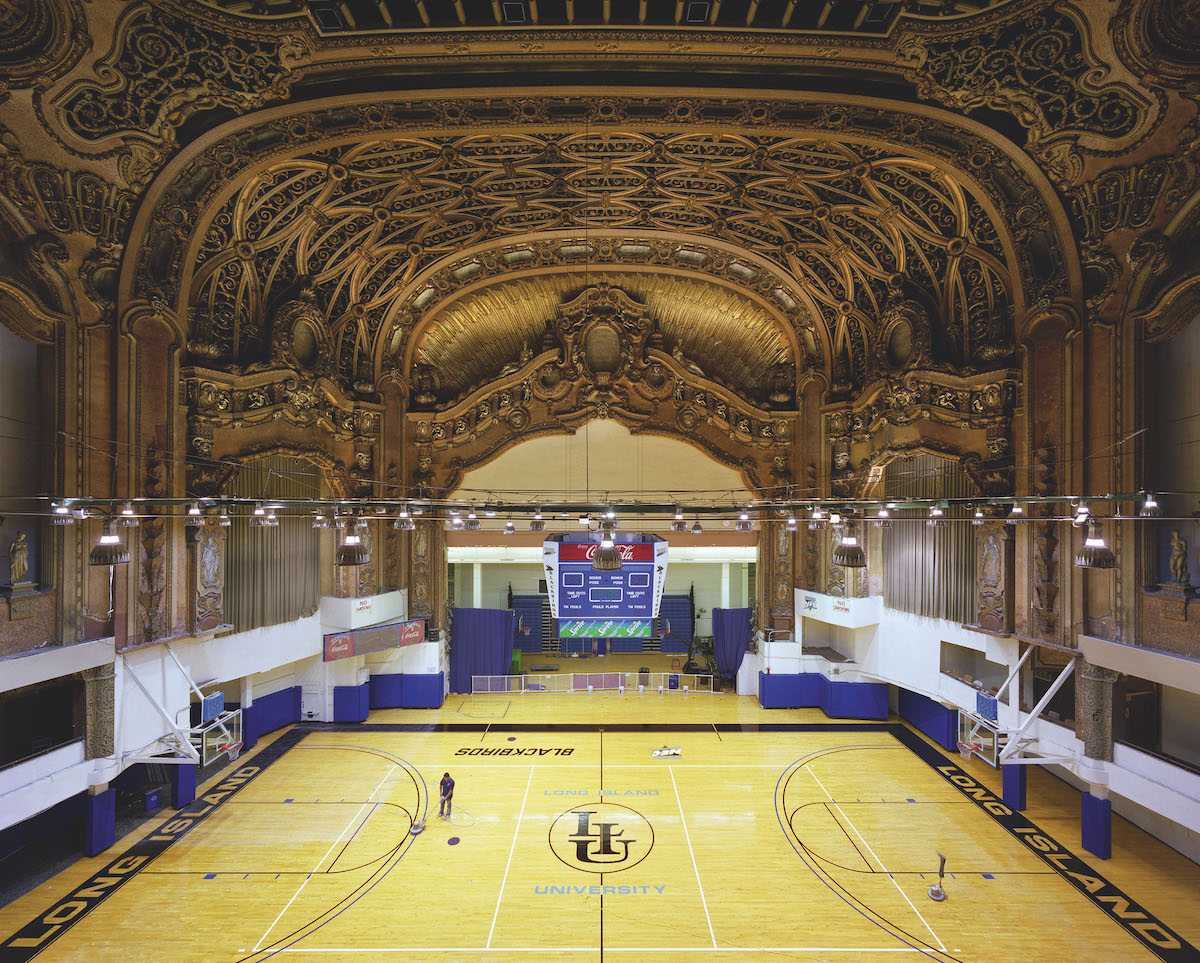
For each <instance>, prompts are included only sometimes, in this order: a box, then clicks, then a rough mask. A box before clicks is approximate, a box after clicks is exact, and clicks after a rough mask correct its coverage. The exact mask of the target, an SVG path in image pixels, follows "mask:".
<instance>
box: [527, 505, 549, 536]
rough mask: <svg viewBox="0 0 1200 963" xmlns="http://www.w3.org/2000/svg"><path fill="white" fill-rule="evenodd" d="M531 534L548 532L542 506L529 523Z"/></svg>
mask: <svg viewBox="0 0 1200 963" xmlns="http://www.w3.org/2000/svg"><path fill="white" fill-rule="evenodd" d="M529 530H530V531H531V532H544V531H545V530H546V520H545V519H544V518H542V506H541V505H539V506H538V510H537V511H536V512H534V515H533V521H531V522H530V523H529Z"/></svg>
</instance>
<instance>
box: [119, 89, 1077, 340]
mask: <svg viewBox="0 0 1200 963" xmlns="http://www.w3.org/2000/svg"><path fill="white" fill-rule="evenodd" d="M605 95H606V96H628V97H631V98H637V99H639V100H641V99H643V98H644V99H645V101H646V102H647V103H650V102H653V103H654V104H660V103H663V102H667V101H668V100H670V99H678V98H680V97H686V98H689V99H691V100H692V101H693V102H701V101H703V100H704V98H709V99H711V100H712V102H713V103H714V104H715V103H717V102H720V103H724V104H728V103H729V102H730V101H734V102H742V101H747V100H754V101H756V102H769V103H770V105H771V106H773V108H775V110H776V112H777V113H779V112H783V113H787V112H788V111H790V112H791V114H793V115H795V117H796V118H797V119H796V120H795V121H791V122H789V121H786V120H780V121H775V122H773V123H765V122H764V123H763V124H762V125H761V126H756V125H755V124H754V123H750V122H747V121H746V119H745V118H744V117H739V118H738V120H737V121H736V122H729V121H724V120H720V119H718V118H715V117H714V118H710V119H708V120H704V119H703V116H702V115H703V110H701V111H698V112H697V116H701V117H702V119H701V121H699V122H697V121H692V122H690V123H686V124H684V123H680V122H678V121H674V122H672V120H671V119H670V117H668V116H667V115H666V114H663V115H662V116H660V117H656V118H653V119H652V120H647V121H644V122H641V123H639V124H637V125H634V126H637V127H639V128H640V129H650V130H653V131H656V132H661V133H663V134H672V135H673V134H676V133H682V132H685V131H693V132H697V133H705V132H709V133H728V134H730V135H731V136H734V135H736V136H747V137H750V136H763V135H775V136H794V135H801V134H803V135H813V136H821V137H827V138H829V140H830V141H839V142H842V141H844V142H848V143H849V142H864V143H872V144H875V145H878V146H881V147H885V148H887V149H889V150H893V151H897V152H899V153H901V154H905V155H908V156H912V157H917V158H924V160H925V161H927V162H929V163H930V164H932V165H934V167H935V168H936V169H941V170H946V171H953V172H954V175H955V177H956V178H958V179H959V180H960V181H961V182H962V183H963V184H966V185H968V186H969V187H970V188H971V190H972V191H973V193H974V197H975V199H976V200H977V201H978V202H979V204H980V205H981V206H982V207H983V209H984V210H985V211H986V212H987V214H988V217H989V218H990V220H991V221H992V223H993V224H995V225H996V227H997V232H998V235H999V238H1000V243H1001V246H1002V248H1003V250H1004V252H1005V261H1006V263H1008V264H1009V265H1010V266H1012V268H1013V271H1014V277H1013V284H1012V291H1011V294H1012V298H1013V301H1012V304H1013V309H1014V315H1015V316H1014V319H1013V323H1014V327H1015V328H1017V329H1018V330H1017V331H1015V332H1014V336H1015V337H1014V340H1019V336H1020V328H1021V325H1022V324H1023V320H1024V317H1025V314H1026V311H1027V305H1028V303H1029V302H1030V301H1032V300H1033V299H1040V300H1045V299H1047V298H1048V299H1050V300H1052V301H1057V302H1064V301H1065V302H1069V303H1076V302H1078V300H1079V296H1080V295H1079V292H1080V290H1081V286H1080V269H1079V263H1078V256H1077V252H1076V251H1075V249H1074V246H1073V243H1072V241H1071V240H1070V238H1071V233H1070V229H1069V225H1068V222H1067V218H1066V214H1065V212H1064V211H1063V209H1062V206H1061V204H1060V203H1059V202H1058V200H1057V198H1056V197H1055V195H1054V192H1053V190H1052V189H1051V188H1050V185H1049V183H1048V182H1047V181H1046V179H1045V178H1044V176H1043V175H1042V174H1041V173H1040V172H1039V171H1038V170H1037V169H1036V167H1035V166H1034V164H1033V162H1032V161H1031V160H1030V159H1029V158H1028V157H1027V156H1025V155H1024V154H1023V152H1021V151H1020V150H1019V149H1018V148H1016V147H1015V146H1014V145H1012V144H1010V143H1009V142H1007V141H1006V140H1005V139H1004V138H1002V137H1001V136H999V135H997V134H996V133H995V132H993V131H990V130H989V129H988V128H986V127H984V126H982V125H980V124H976V123H974V122H972V121H969V120H965V119H963V118H958V117H954V116H953V115H951V114H948V113H947V112H945V111H942V110H940V109H938V108H933V107H929V106H926V105H908V104H898V103H894V102H882V103H881V102H876V101H872V100H870V99H868V98H861V97H850V96H838V95H805V94H788V93H778V92H774V91H768V92H762V91H742V90H738V91H725V90H722V91H714V90H706V91H694V90H678V89H676V90H664V89H643V90H625V91H620V90H617V91H608V90H606V91H605ZM510 96H511V98H522V99H534V100H539V101H541V102H543V104H545V105H547V106H546V109H547V110H550V109H551V108H557V107H558V106H561V105H566V107H564V109H566V108H569V107H571V106H572V105H575V106H576V107H578V106H579V105H586V103H588V102H589V101H590V100H591V99H594V97H595V93H594V92H593V91H585V90H581V89H574V90H568V91H564V92H562V93H560V94H556V95H554V96H551V95H548V94H547V93H546V92H545V91H544V90H539V89H526V90H516V91H513V92H512V93H511V95H510ZM655 98H657V100H655ZM452 99H459V100H460V101H463V102H468V101H472V102H475V103H481V102H483V99H484V98H482V97H481V96H480V93H479V92H478V91H474V90H452V91H441V92H423V93H420V94H416V95H406V96H404V97H403V98H401V97H400V96H399V95H397V96H396V97H394V98H393V99H392V100H391V101H389V102H387V103H386V104H384V105H383V107H386V108H389V109H390V108H394V109H395V110H397V111H401V110H402V109H403V110H409V111H410V112H411V111H416V110H417V109H418V108H419V109H420V110H423V111H424V116H425V118H426V120H425V121H424V122H422V123H417V122H413V124H412V125H411V126H408V127H404V128H389V130H392V131H393V132H394V133H396V134H402V135H405V136H427V137H435V136H442V137H462V136H464V135H467V134H470V133H472V132H474V133H475V134H478V135H479V136H488V135H489V134H491V135H494V134H495V133H496V132H497V130H513V129H516V130H517V131H518V133H520V132H529V133H539V132H541V133H545V132H561V131H565V130H566V129H567V128H566V127H565V126H564V125H563V124H553V123H539V124H524V125H522V123H521V121H520V120H519V119H517V118H516V117H515V116H508V115H506V116H505V117H504V118H503V120H502V121H497V122H496V123H495V124H493V125H492V126H490V127H489V126H488V125H487V124H485V123H482V122H476V123H475V124H474V126H463V125H459V126H455V125H454V124H452V123H448V122H447V120H446V118H445V117H441V118H440V119H434V115H436V113H437V111H436V109H435V108H436V105H437V104H438V103H439V102H441V103H445V102H447V101H449V100H452ZM494 100H495V99H494V98H493V99H492V101H493V102H494ZM368 105H379V97H378V95H361V96H357V97H349V98H338V99H337V100H333V99H328V100H321V101H313V102H307V103H299V104H288V105H281V106H278V107H273V108H270V109H267V110H263V111H260V112H257V113H255V114H251V115H248V116H246V117H243V118H239V119H237V120H234V121H230V122H228V123H226V124H224V125H222V126H220V127H218V128H216V129H214V130H213V131H211V132H209V133H208V134H207V135H206V136H204V137H203V138H201V139H199V140H198V141H196V142H195V143H193V144H192V145H190V146H189V147H188V148H186V149H185V150H183V151H182V152H181V153H180V154H179V155H178V156H177V157H176V158H175V159H174V160H172V161H171V162H170V163H169V164H168V165H167V166H166V167H165V168H164V170H163V171H162V173H161V174H160V175H159V177H158V178H157V179H156V180H155V182H154V184H153V185H152V186H151V188H150V189H149V191H148V192H147V196H146V201H145V203H144V204H143V205H142V206H141V208H140V209H139V211H138V214H137V218H136V220H135V223H134V225H133V229H132V237H131V244H130V250H129V253H128V256H127V257H126V258H125V260H124V264H123V267H122V274H121V283H120V290H119V309H120V310H121V311H124V310H125V309H127V308H128V307H129V306H130V305H131V304H133V303H134V302H135V301H138V300H145V299H148V298H150V297H152V296H153V295H154V294H165V295H166V296H167V297H168V300H169V305H168V307H173V308H174V310H175V311H177V312H180V313H181V314H186V308H187V304H188V299H189V297H190V296H191V293H192V292H191V291H190V290H189V284H190V270H191V269H190V267H189V266H188V265H189V263H190V262H191V260H192V259H193V257H194V255H195V253H196V245H197V244H198V243H199V242H200V241H201V240H202V239H203V235H202V234H201V233H200V230H201V229H202V228H203V227H204V226H205V225H206V224H207V219H208V218H210V217H211V216H212V215H213V213H214V212H215V210H216V206H217V205H219V204H221V203H223V202H224V200H225V199H227V198H228V197H230V196H232V194H233V193H234V192H235V191H236V190H237V189H238V187H239V186H240V185H242V184H244V183H246V181H248V180H249V178H251V177H253V176H255V173H256V171H258V170H260V169H261V168H262V167H263V166H265V165H266V164H268V163H272V162H275V161H279V160H281V159H284V158H287V157H290V156H295V155H297V154H298V153H301V152H311V151H312V150H314V149H316V148H318V147H320V146H322V145H333V144H349V143H351V142H354V141H356V140H361V139H362V137H363V136H364V131H363V130H357V131H355V132H353V133H347V134H340V135H338V136H335V137H331V138H325V139H322V140H319V141H315V142H314V141H309V140H307V139H303V138H302V137H300V135H297V134H295V133H294V132H293V133H289V129H288V122H289V121H298V120H303V117H304V115H314V116H315V115H316V114H317V113H319V112H325V113H324V114H322V117H323V118H326V119H328V118H329V117H331V116H334V114H336V116H337V117H338V118H340V119H341V121H342V122H343V123H344V124H345V125H346V126H352V125H354V124H356V123H365V122H363V121H362V118H361V117H360V116H358V114H356V111H360V108H361V110H364V111H365V110H367V108H368ZM702 106H705V107H706V106H707V105H706V104H702ZM501 113H502V111H501ZM766 114H767V115H768V116H769V115H770V114H771V111H767V112H766ZM881 118H890V120H889V123H890V125H891V126H890V128H889V129H888V130H887V131H886V132H885V133H880V126H881V123H880V122H881ZM310 119H311V118H310ZM868 120H870V121H872V123H868V122H867V121H868ZM588 123H589V132H590V135H591V136H594V137H597V138H602V137H603V136H604V135H605V134H606V132H607V133H620V132H621V130H622V127H621V125H619V124H617V123H616V122H611V121H610V122H608V123H603V122H601V121H591V120H589V121H588ZM624 126H630V124H629V122H626V123H625V125H624ZM929 128H936V129H937V130H938V132H939V135H940V137H928V138H924V139H922V138H923V134H922V132H923V131H925V130H926V129H929ZM306 129H307V130H309V132H310V133H311V128H307V127H306ZM574 129H575V130H576V131H577V130H578V121H577V122H576V123H575V128H574ZM368 133H370V134H371V136H380V135H381V134H380V131H379V129H378V125H376V129H375V130H374V131H371V132H368ZM384 133H385V134H386V132H384ZM242 141H244V143H243V142H242ZM906 141H907V142H906ZM950 141H952V142H953V143H949V142H950ZM972 145H974V148H975V149H976V150H975V153H973V154H970V153H968V154H967V155H966V157H967V162H966V163H965V164H964V163H963V162H962V161H961V160H959V158H960V155H962V154H963V152H964V150H967V149H969V148H971V147H972ZM222 148H223V149H224V150H225V151H226V152H227V154H228V157H229V158H233V159H237V160H241V159H245V160H246V161H247V163H246V164H245V165H243V166H239V165H237V164H234V165H233V167H232V168H231V167H230V166H229V165H228V164H226V165H224V166H222V165H221V164H220V163H218V162H217V160H216V159H215V152H216V151H219V150H221V149H222ZM248 153H250V154H252V155H253V156H249V157H248V156H247V154H248ZM1001 163H1003V164H1005V165H1007V166H1008V168H1009V169H1008V170H1007V171H1006V172H1005V177H1007V178H1009V179H1010V181H1011V179H1012V178H1013V177H1016V178H1017V183H1015V184H1011V183H1010V185H1009V186H1008V187H1006V188H1002V187H1001V186H1000V185H999V183H998V182H997V180H996V179H995V178H994V177H993V175H992V172H991V170H990V168H991V167H994V166H995V165H997V164H1001ZM229 170H236V171H238V173H236V174H231V175H229V176H226V175H225V171H229ZM1017 175H1019V176H1017ZM206 178H209V179H210V180H209V182H208V183H205V179H206ZM987 180H990V181H991V183H985V181H987ZM177 181H178V183H177ZM1006 195H1007V196H1006ZM1018 206H1019V211H1020V213H1021V215H1022V219H1023V220H1024V221H1026V222H1029V223H1019V224H1017V225H1016V226H1015V228H1014V226H1013V225H1011V224H1009V223H1008V221H1007V217H1008V215H1011V214H1012V213H1013V211H1014V210H1016V209H1017V208H1018ZM1005 207H1006V208H1008V210H1007V211H1005V210H1002V208H1005ZM1033 230H1044V232H1045V233H1044V235H1043V238H1042V240H1043V241H1044V242H1046V243H1049V244H1050V247H1051V249H1052V251H1051V253H1052V255H1053V257H1052V260H1053V261H1054V262H1055V266H1054V269H1053V270H1052V271H1050V273H1049V274H1048V275H1046V276H1039V275H1038V274H1037V271H1038V270H1039V266H1038V265H1036V264H1034V263H1033V262H1034V261H1036V260H1038V259H1037V258H1034V257H1033V256H1032V253H1031V252H1032V248H1030V247H1028V244H1027V242H1026V241H1025V240H1024V237H1025V236H1026V235H1028V234H1029V232H1030V231H1033ZM177 233H178V234H183V235H186V242H185V243H182V244H180V243H177V241H176V239H175V238H174V237H173V235H174V234H177ZM515 236H518V235H514V237H515ZM679 236H680V237H681V238H685V239H689V240H693V239H695V238H696V237H697V236H698V235H697V234H695V233H681V234H680V235H679ZM456 254H457V252H456ZM429 266H430V265H426V266H425V267H429ZM156 270H161V271H162V272H163V273H165V275H166V276H165V278H163V277H156V276H155V274H156ZM164 281H165V285H166V287H165V289H164V288H163V286H162V285H163V282H164ZM380 330H382V325H381V326H380ZM375 347H377V345H376V346H375Z"/></svg>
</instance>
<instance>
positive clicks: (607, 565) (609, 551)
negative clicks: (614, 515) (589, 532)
mask: <svg viewBox="0 0 1200 963" xmlns="http://www.w3.org/2000/svg"><path fill="white" fill-rule="evenodd" d="M621 564H622V563H621V550H620V549H619V548H617V546H616V544H615V543H614V542H613V533H612V528H611V527H609V525H608V524H605V525H604V527H603V528H602V529H601V530H600V547H599V548H597V549H596V554H595V555H593V556H592V568H594V569H595V570H596V571H597V572H619V571H621Z"/></svg>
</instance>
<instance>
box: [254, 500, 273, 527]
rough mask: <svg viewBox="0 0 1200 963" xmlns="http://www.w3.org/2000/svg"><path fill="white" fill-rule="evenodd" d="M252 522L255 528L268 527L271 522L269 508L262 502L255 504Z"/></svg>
mask: <svg viewBox="0 0 1200 963" xmlns="http://www.w3.org/2000/svg"><path fill="white" fill-rule="evenodd" d="M250 524H251V526H253V527H254V528H267V527H269V526H270V524H271V523H270V522H269V521H267V510H266V509H265V508H263V504H262V502H259V503H258V504H256V505H255V506H254V514H253V515H251V516H250Z"/></svg>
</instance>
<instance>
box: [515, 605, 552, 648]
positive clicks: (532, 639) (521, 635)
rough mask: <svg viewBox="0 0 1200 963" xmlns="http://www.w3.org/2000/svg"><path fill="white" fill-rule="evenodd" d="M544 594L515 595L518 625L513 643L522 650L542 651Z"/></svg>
mask: <svg viewBox="0 0 1200 963" xmlns="http://www.w3.org/2000/svg"><path fill="white" fill-rule="evenodd" d="M544 599H545V596H543V595H514V596H513V604H512V607H513V611H514V612H516V613H517V626H516V629H515V631H514V636H513V644H514V645H515V646H516V648H518V649H520V650H521V651H522V652H541V651H542V602H543V600H544Z"/></svg>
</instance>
